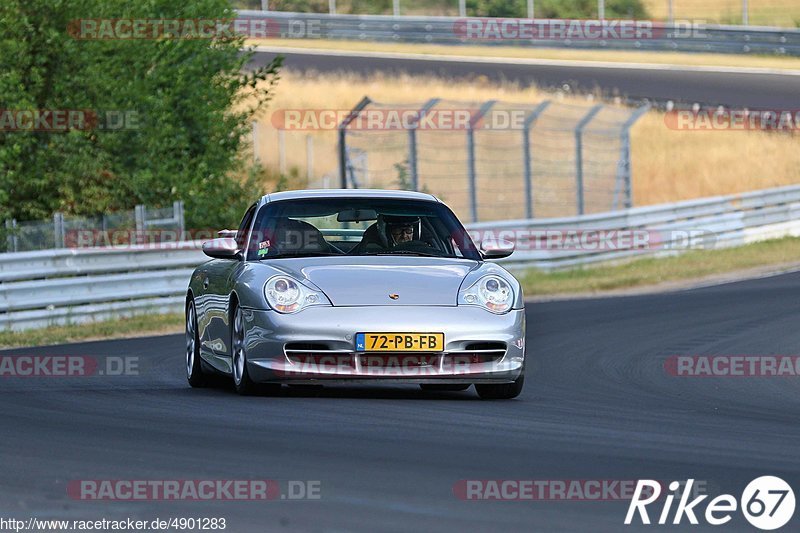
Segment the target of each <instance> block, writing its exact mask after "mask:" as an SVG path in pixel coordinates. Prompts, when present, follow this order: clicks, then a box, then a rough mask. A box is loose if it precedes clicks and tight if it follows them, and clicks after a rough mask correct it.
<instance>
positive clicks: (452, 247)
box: [247, 198, 480, 260]
mask: <svg viewBox="0 0 800 533" xmlns="http://www.w3.org/2000/svg"><path fill="white" fill-rule="evenodd" d="M336 255H341V256H345V255H349V256H367V255H398V256H421V257H449V258H463V259H472V260H480V255H479V253H478V251H477V249H476V248H475V245H474V243H473V242H472V240H471V239H470V237H469V234H468V233H467V231H466V230H465V229H464V227H463V226H462V225H461V223H460V222H459V221H458V219H457V218H456V216H455V215H454V214H453V213H452V211H450V209H448V208H447V207H446V206H445V205H444V204H442V203H439V202H436V201H433V200H405V199H385V198H319V199H317V198H315V199H297V200H280V201H277V202H272V203H268V204H266V205H264V206H263V207H262V208H261V209H260V210H259V212H258V214H257V216H256V221H255V224H254V226H253V231H252V234H251V238H250V246H249V247H248V253H247V256H248V259H250V260H262V259H277V258H286V257H317V256H336Z"/></svg>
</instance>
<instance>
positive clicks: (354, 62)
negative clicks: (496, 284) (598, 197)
mask: <svg viewBox="0 0 800 533" xmlns="http://www.w3.org/2000/svg"><path fill="white" fill-rule="evenodd" d="M283 55H284V56H285V57H286V61H285V66H286V68H287V69H288V70H294V71H299V72H307V71H313V72H356V73H360V74H362V75H372V74H374V73H376V72H387V73H398V72H407V73H410V74H417V75H431V76H438V77H448V78H462V79H474V78H476V77H479V76H481V77H486V78H487V79H490V80H492V81H494V82H500V81H503V80H507V81H511V82H516V83H520V84H522V85H537V86H540V87H544V88H551V89H552V88H559V87H562V86H563V85H564V84H567V85H569V86H570V89H571V90H572V91H576V92H592V91H595V90H597V89H600V90H601V91H602V92H603V93H604V94H606V95H610V96H622V97H627V98H630V99H632V100H640V99H644V98H649V99H653V100H655V101H656V102H666V101H668V100H673V101H675V102H679V103H685V104H693V103H700V104H702V105H725V106H730V107H736V108H741V107H748V108H750V109H789V110H791V109H795V108H797V95H798V94H800V76H790V75H782V74H765V73H758V74H746V73H739V72H734V73H731V72H698V71H681V70H645V69H633V68H626V67H625V66H624V65H621V66H620V68H599V67H587V66H566V65H554V66H551V65H521V64H512V63H508V64H496V63H487V62H477V61H476V62H471V61H449V60H434V61H431V60H424V61H420V60H414V59H405V58H402V59H394V58H385V57H351V56H345V55H342V56H337V55H318V54H313V53H295V52H292V53H285V54H283ZM274 56H275V54H274V53H270V52H258V53H256V55H255V57H254V58H253V60H252V64H253V65H264V64H266V63H268V62H269V61H270V60H271V59H272V58H273V57H274ZM361 96H362V95H357V97H358V98H360V97H361ZM429 96H435V95H429ZM421 99H422V97H421ZM355 103H356V101H355V100H354V101H353V104H354V105H355Z"/></svg>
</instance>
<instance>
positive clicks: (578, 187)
mask: <svg viewBox="0 0 800 533" xmlns="http://www.w3.org/2000/svg"><path fill="white" fill-rule="evenodd" d="M601 109H603V105H602V104H597V105H596V106H594V107H592V108H591V109H590V110H589V112H588V113H586V114H585V115H584V116H583V118H582V119H581V120H580V122H578V125H577V126H575V193H576V195H577V203H578V205H577V207H578V215H582V214H583V212H584V197H583V130H584V129H585V128H586V126H587V125H588V124H589V122H590V121H591V120H592V119H593V118H594V116H595V115H596V114H597V113H599V112H600V110H601Z"/></svg>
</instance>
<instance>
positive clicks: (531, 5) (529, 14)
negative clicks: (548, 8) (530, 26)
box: [528, 0, 533, 19]
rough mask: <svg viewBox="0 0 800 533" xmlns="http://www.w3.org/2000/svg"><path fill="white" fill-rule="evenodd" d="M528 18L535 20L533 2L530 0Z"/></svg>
mask: <svg viewBox="0 0 800 533" xmlns="http://www.w3.org/2000/svg"><path fill="white" fill-rule="evenodd" d="M528 18H529V19H532V18H533V0H528Z"/></svg>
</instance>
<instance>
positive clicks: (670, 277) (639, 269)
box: [519, 237, 800, 296]
mask: <svg viewBox="0 0 800 533" xmlns="http://www.w3.org/2000/svg"><path fill="white" fill-rule="evenodd" d="M798 257H800V239H798V238H796V237H785V238H782V239H772V240H768V241H764V242H757V243H753V244H748V245H746V246H737V247H733V248H724V249H721V250H692V251H689V252H686V253H684V254H681V255H677V256H673V257H650V258H647V259H639V260H635V261H630V262H627V263H623V264H618V265H600V266H593V267H586V268H576V269H572V270H562V271H556V272H542V271H540V270H535V269H531V270H528V271H527V272H525V273H524V274H522V275H520V276H519V279H520V282H521V283H522V286H523V292H524V294H525V296H553V295H566V294H581V293H598V294H602V293H603V292H604V291H612V290H616V289H629V288H634V287H648V286H653V285H658V284H662V283H667V282H679V281H700V280H708V279H709V278H713V277H717V276H721V275H725V276H726V277H727V278H728V279H727V281H733V280H734V279H735V278H736V277H737V275H738V277H740V278H741V277H746V276H747V275H748V274H749V275H751V276H761V275H766V274H767V273H768V270H772V271H773V272H775V271H781V270H794V269H796V268H797V258H798ZM764 268H766V269H767V270H764ZM754 269H756V270H759V271H758V272H754V271H753V270H754ZM773 269H774V270H773ZM728 275H730V277H728Z"/></svg>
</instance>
